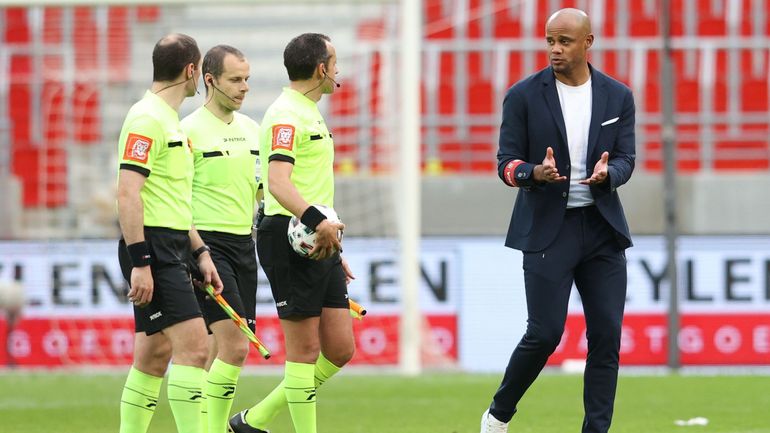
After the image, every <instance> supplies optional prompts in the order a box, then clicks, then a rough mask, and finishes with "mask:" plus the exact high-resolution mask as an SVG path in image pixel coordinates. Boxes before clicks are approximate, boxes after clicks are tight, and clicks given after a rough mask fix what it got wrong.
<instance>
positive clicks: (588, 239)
mask: <svg viewBox="0 0 770 433" xmlns="http://www.w3.org/2000/svg"><path fill="white" fill-rule="evenodd" d="M523 254H524V260H523V267H524V285H525V290H526V295H527V313H528V318H527V331H526V333H525V334H524V337H523V338H522V339H521V341H520V342H519V344H518V345H517V346H516V348H515V349H514V351H513V354H512V355H511V359H510V360H509V361H508V367H507V368H506V370H505V375H504V376H503V380H502V383H501V384H500V387H499V388H498V390H497V392H496V393H495V396H494V399H493V401H492V405H491V406H490V413H491V414H492V415H494V417H495V418H497V419H499V420H501V421H504V422H508V421H510V419H511V418H512V417H513V415H514V413H516V406H517V404H518V403H519V400H520V399H521V397H522V396H523V395H524V393H525V392H526V391H527V389H528V388H529V386H530V385H532V382H534V381H535V379H536V378H537V376H538V374H540V371H542V369H543V366H545V363H546V361H547V360H548V357H549V356H550V355H551V354H552V353H553V352H554V350H556V347H557V346H558V345H559V341H560V340H561V336H562V334H563V333H564V324H565V322H566V319H567V305H568V302H569V296H570V291H571V289H572V283H573V281H574V283H575V286H576V287H577V289H578V293H579V294H580V298H581V300H582V303H583V311H584V313H585V318H586V336H587V340H588V355H587V359H586V369H585V375H584V385H583V386H584V388H583V405H584V407H585V418H584V420H583V429H582V432H583V433H606V432H607V431H608V430H609V428H610V423H611V421H612V411H613V406H614V402H615V389H616V387H617V380H618V361H619V351H620V330H621V325H622V322H623V308H624V305H625V300H626V280H627V276H626V258H625V250H624V249H622V248H621V247H620V246H619V245H618V243H617V242H616V240H615V234H614V231H613V229H612V228H611V227H610V225H609V224H608V223H607V222H606V221H605V220H604V218H603V217H602V216H601V214H599V211H598V209H596V207H594V206H590V207H585V208H578V209H568V210H567V212H566V215H565V217H564V222H563V223H562V226H561V227H560V228H559V234H558V236H557V237H556V240H555V241H554V242H553V243H552V244H551V245H549V246H548V248H546V249H545V250H543V251H537V252H524V253H523Z"/></svg>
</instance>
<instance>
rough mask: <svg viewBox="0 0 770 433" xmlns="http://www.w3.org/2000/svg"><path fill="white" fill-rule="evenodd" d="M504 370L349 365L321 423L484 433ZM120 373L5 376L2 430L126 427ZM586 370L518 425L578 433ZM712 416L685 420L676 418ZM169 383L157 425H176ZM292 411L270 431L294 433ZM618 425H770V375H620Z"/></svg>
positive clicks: (538, 431) (322, 408)
mask: <svg viewBox="0 0 770 433" xmlns="http://www.w3.org/2000/svg"><path fill="white" fill-rule="evenodd" d="M499 379H500V378H499V376H497V375H467V374H427V375H423V376H420V377H417V378H405V377H400V376H382V377H376V376H371V375H362V374H360V373H347V374H346V373H345V372H343V373H342V374H340V375H339V376H338V377H335V378H334V379H333V380H331V381H329V382H328V383H326V384H325V385H324V386H323V387H322V388H321V389H320V390H319V393H318V414H319V416H318V426H319V427H318V431H319V432H328V433H332V432H334V433H385V432H388V433H394V432H396V433H477V432H478V431H479V427H478V424H479V418H480V415H481V412H482V411H483V410H484V409H485V408H486V406H487V405H488V404H489V400H490V398H491V396H492V393H493V392H494V390H495V388H496V387H497V384H498V382H499ZM123 380H124V376H123V375H122V374H104V375H101V374H93V375H90V374H89V375H84V374H80V373H72V372H61V373H13V372H6V373H2V374H0V432H2V433H40V432H55V433H97V432H99V433H104V432H117V431H118V399H119V397H120V393H121V388H122V384H123ZM278 381H279V378H278V377H275V376H259V375H257V376H254V375H250V376H244V377H243V378H242V379H241V381H240V384H239V387H238V392H237V395H236V400H235V404H234V410H240V409H243V408H245V407H248V406H251V404H252V403H254V402H256V401H257V400H258V399H259V398H261V397H262V396H264V395H265V394H266V393H267V392H268V391H269V390H270V389H271V388H272V387H273V386H275V385H276V384H277V383H278ZM581 395H582V378H581V377H580V376H576V375H557V374H545V375H543V376H541V377H540V378H539V379H538V381H536V382H535V384H534V385H533V386H532V388H531V389H530V391H529V392H528V393H527V395H525V396H524V400H523V401H522V402H521V404H520V406H519V414H518V415H517V416H516V417H515V418H514V419H513V421H512V423H511V425H510V430H509V431H510V432H511V433H519V432H521V433H565V432H578V431H580V423H581V420H582V398H581ZM694 417H705V418H708V420H709V424H708V425H707V426H687V427H680V426H676V425H674V421H675V420H678V419H684V420H686V419H690V418H694ZM175 431H176V429H175V427H174V422H173V419H172V418H171V414H170V411H169V407H168V402H167V401H166V400H165V385H164V390H163V392H162V393H161V400H160V404H159V406H158V410H157V412H156V414H155V418H154V419H153V422H152V425H151V426H150V433H160V432H164V433H173V432H175ZM293 431H294V430H293V428H292V427H291V420H290V419H289V416H288V411H286V412H284V413H282V414H281V416H279V418H278V419H277V421H276V423H275V425H274V426H272V432H274V433H284V432H285V433H292V432H293ZM611 431H612V433H650V432H656V433H661V432H682V433H690V432H692V433H696V432H697V433H770V376H689V375H687V376H676V375H672V376H626V375H621V379H620V384H619V389H618V396H617V400H616V405H615V418H614V422H613V428H612V429H611Z"/></svg>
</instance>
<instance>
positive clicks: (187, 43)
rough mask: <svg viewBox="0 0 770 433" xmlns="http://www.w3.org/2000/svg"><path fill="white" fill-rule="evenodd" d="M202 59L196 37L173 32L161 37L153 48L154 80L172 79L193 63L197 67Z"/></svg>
mask: <svg viewBox="0 0 770 433" xmlns="http://www.w3.org/2000/svg"><path fill="white" fill-rule="evenodd" d="M200 60H201V51H200V50H199V49H198V44H197V43H196V42H195V39H193V38H191V37H190V36H187V35H184V34H182V33H173V34H170V35H167V36H164V37H163V38H161V40H159V41H158V43H156V44H155V48H154V49H153V50H152V80H153V81H171V80H173V79H175V78H176V77H178V76H179V74H180V73H182V70H183V69H184V68H185V66H187V65H189V64H190V63H192V64H193V65H195V66H196V67H197V66H198V62H200Z"/></svg>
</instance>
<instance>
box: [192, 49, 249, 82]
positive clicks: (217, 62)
mask: <svg viewBox="0 0 770 433" xmlns="http://www.w3.org/2000/svg"><path fill="white" fill-rule="evenodd" d="M228 54H232V55H234V56H235V57H237V58H238V59H240V60H243V59H244V58H245V57H244V55H243V53H242V52H241V50H239V49H238V48H235V47H232V46H230V45H217V46H216V47H213V48H211V49H210V50H209V51H208V52H207V53H206V55H205V56H204V57H203V67H202V68H201V69H202V71H201V72H203V74H204V75H205V74H211V75H213V76H215V77H217V78H219V77H220V76H221V75H222V72H224V68H225V57H226V56H227V55H228Z"/></svg>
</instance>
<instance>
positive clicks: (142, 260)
mask: <svg viewBox="0 0 770 433" xmlns="http://www.w3.org/2000/svg"><path fill="white" fill-rule="evenodd" d="M126 249H127V250H128V257H129V258H130V259H131V266H133V267H135V268H141V267H142V266H147V265H149V264H152V254H150V247H149V246H147V242H144V241H142V242H137V243H135V244H131V245H127V246H126Z"/></svg>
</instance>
